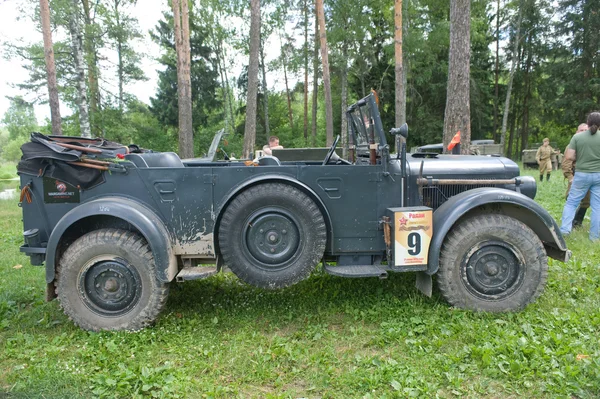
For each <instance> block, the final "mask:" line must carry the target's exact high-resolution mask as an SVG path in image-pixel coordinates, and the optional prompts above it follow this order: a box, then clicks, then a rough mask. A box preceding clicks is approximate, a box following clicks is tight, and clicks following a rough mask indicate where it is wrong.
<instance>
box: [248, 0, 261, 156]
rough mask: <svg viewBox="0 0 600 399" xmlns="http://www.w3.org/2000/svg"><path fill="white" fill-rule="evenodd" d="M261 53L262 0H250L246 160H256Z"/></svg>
mask: <svg viewBox="0 0 600 399" xmlns="http://www.w3.org/2000/svg"><path fill="white" fill-rule="evenodd" d="M259 51H260V0H250V60H249V64H248V102H247V104H246V126H245V129H244V158H254V145H255V141H256V95H257V92H258V53H259Z"/></svg>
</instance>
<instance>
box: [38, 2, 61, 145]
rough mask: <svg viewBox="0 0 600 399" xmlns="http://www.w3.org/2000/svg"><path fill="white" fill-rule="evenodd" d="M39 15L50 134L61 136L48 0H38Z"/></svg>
mask: <svg viewBox="0 0 600 399" xmlns="http://www.w3.org/2000/svg"><path fill="white" fill-rule="evenodd" d="M40 17H41V20H42V34H43V35H44V57H45V58H46V74H47V75H48V96H49V98H50V119H51V120H52V134H53V135H55V136H62V127H61V118H60V104H59V102H58V87H57V84H56V67H55V65H54V47H53V46H52V30H51V29H50V6H49V5H48V0H40Z"/></svg>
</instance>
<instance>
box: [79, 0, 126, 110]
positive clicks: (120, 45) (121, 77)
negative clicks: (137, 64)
mask: <svg viewBox="0 0 600 399" xmlns="http://www.w3.org/2000/svg"><path fill="white" fill-rule="evenodd" d="M74 1H76V0H74ZM119 3H120V0H115V17H116V20H117V21H116V22H117V27H118V29H119V34H118V37H117V77H118V79H119V110H120V111H121V112H122V111H123V102H124V98H123V97H124V94H123V86H124V82H123V80H124V75H125V73H124V66H123V33H122V31H121V20H120V15H119Z"/></svg>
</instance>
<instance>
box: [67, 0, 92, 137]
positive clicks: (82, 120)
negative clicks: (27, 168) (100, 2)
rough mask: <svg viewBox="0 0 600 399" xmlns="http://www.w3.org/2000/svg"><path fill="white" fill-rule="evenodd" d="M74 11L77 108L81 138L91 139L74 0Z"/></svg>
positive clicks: (73, 37) (77, 18) (70, 28)
mask: <svg viewBox="0 0 600 399" xmlns="http://www.w3.org/2000/svg"><path fill="white" fill-rule="evenodd" d="M72 3H73V9H72V10H71V14H70V15H69V30H70V33H71V48H72V50H73V60H74V65H75V75H76V77H77V78H76V79H77V106H78V108H79V127H80V129H81V136H82V137H87V138H90V137H92V132H91V130H90V118H89V114H88V102H87V87H86V85H85V66H84V62H83V45H82V40H81V26H80V24H79V1H78V0H73V2H72Z"/></svg>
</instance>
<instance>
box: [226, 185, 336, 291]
mask: <svg viewBox="0 0 600 399" xmlns="http://www.w3.org/2000/svg"><path fill="white" fill-rule="evenodd" d="M326 240H327V232H326V227H325V220H324V219H323V215H322V214H321V211H320V210H319V208H318V207H317V205H316V204H315V203H314V201H313V200H312V199H311V198H309V197H308V196H307V195H306V194H305V193H303V192H302V191H300V190H298V189H297V188H295V187H292V186H289V185H287V184H281V183H266V184H261V185H258V186H254V187H251V188H249V189H248V190H246V191H244V192H242V193H241V194H240V195H238V196H237V197H236V198H234V200H233V201H232V202H231V203H230V204H229V206H228V207H227V209H225V213H224V215H223V219H222V220H221V225H220V227H219V246H220V250H221V254H222V255H223V261H224V263H225V265H226V266H228V267H229V268H230V269H231V271H233V272H234V273H235V274H236V275H237V276H238V277H239V278H240V279H241V280H243V281H245V282H247V283H248V284H251V285H254V286H257V287H261V288H267V289H277V288H283V287H287V286H289V285H292V284H295V283H297V282H299V281H301V280H303V279H304V278H306V277H308V275H309V274H310V273H311V271H312V270H313V269H314V267H315V266H316V265H317V264H318V262H319V261H320V260H321V258H322V257H323V252H324V250H325V244H326Z"/></svg>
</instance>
